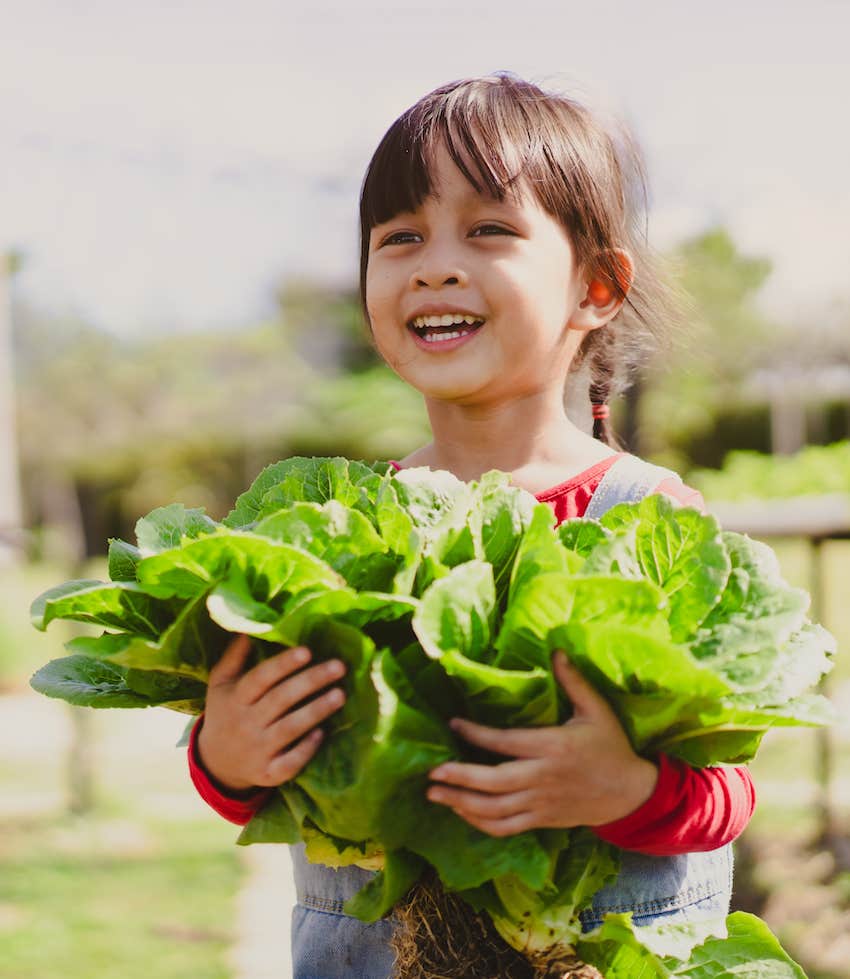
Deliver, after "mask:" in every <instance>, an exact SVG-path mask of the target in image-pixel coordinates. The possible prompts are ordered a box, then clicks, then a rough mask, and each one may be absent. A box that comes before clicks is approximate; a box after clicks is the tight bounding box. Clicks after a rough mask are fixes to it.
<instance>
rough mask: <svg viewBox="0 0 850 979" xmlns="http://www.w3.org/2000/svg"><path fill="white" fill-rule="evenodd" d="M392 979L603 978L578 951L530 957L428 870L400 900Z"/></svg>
mask: <svg viewBox="0 0 850 979" xmlns="http://www.w3.org/2000/svg"><path fill="white" fill-rule="evenodd" d="M394 917H395V918H396V921H397V925H396V929H395V933H394V935H393V941H392V947H393V951H394V952H395V956H396V959H395V968H394V970H393V979H602V975H601V973H599V972H598V971H597V970H596V969H594V968H593V967H592V966H589V965H586V964H585V963H583V962H581V961H580V960H579V959H577V958H576V957H575V956H574V955H560V956H555V957H552V956H537V957H535V961H531V960H530V959H529V958H527V957H526V956H525V955H523V954H522V953H521V952H518V951H517V950H516V949H513V948H511V947H510V945H508V944H507V942H505V940H504V939H503V938H502V937H501V935H500V934H499V933H498V932H497V931H496V929H495V927H494V926H493V923H492V921H491V920H490V917H489V916H488V915H487V914H477V913H476V912H475V911H474V910H473V909H472V908H471V907H470V906H469V905H468V904H467V903H466V902H465V901H463V900H461V899H460V898H459V897H457V896H455V895H453V894H449V893H447V892H446V891H445V890H443V888H442V886H441V884H440V882H439V879H438V878H437V876H436V874H434V873H433V872H429V873H428V874H426V875H425V876H424V877H423V878H422V879H421V880H420V881H419V882H418V883H416V884H415V885H414V886H413V887H412V888H411V890H410V892H409V893H408V895H407V897H406V898H405V899H404V901H402V902H401V903H400V904H398V905H397V906H396V908H395V911H394Z"/></svg>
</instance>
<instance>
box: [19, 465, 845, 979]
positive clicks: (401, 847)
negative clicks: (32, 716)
mask: <svg viewBox="0 0 850 979" xmlns="http://www.w3.org/2000/svg"><path fill="white" fill-rule="evenodd" d="M553 524H554V516H553V514H552V511H551V509H550V508H549V507H548V506H547V505H545V504H540V503H538V502H537V501H536V500H535V499H534V497H533V496H531V495H530V494H528V493H525V492H524V491H522V490H519V489H516V488H514V487H511V486H510V485H509V477H508V476H507V475H506V474H504V473H498V472H491V473H487V474H485V475H484V476H483V477H482V478H481V479H480V480H479V481H478V482H474V483H469V484H466V483H463V482H461V481H459V480H458V479H456V478H455V477H454V476H452V475H451V474H450V473H444V472H431V471H430V470H417V469H409V470H405V471H403V472H400V473H393V472H392V471H391V470H390V468H389V467H388V466H387V465H386V464H384V463H376V464H374V465H371V466H369V465H366V464H364V463H361V462H353V461H350V460H347V459H341V458H335V459H304V458H293V459H287V460H284V461H282V462H279V463H275V464H274V465H272V466H269V467H268V468H267V469H265V470H264V471H263V472H262V473H261V474H260V475H259V476H258V477H257V479H256V480H255V481H254V483H253V484H252V486H251V487H250V488H249V489H248V490H247V491H246V492H245V493H243V494H242V495H241V496H240V497H239V498H238V500H237V501H236V505H235V507H234V509H233V510H232V511H231V513H230V514H229V515H228V516H227V518H226V519H225V520H223V521H221V522H216V521H213V520H211V519H210V518H209V517H207V516H206V515H205V514H204V513H203V512H202V511H201V510H198V509H189V508H186V507H184V506H183V505H181V504H172V505H171V506H168V507H161V508H159V509H157V510H154V511H153V512H152V513H150V514H148V515H147V516H146V517H144V518H142V519H141V520H139V522H138V524H137V528H136V533H137V543H136V544H131V543H128V542H125V541H118V540H113V541H110V546H109V575H110V580H109V581H106V582H100V581H91V580H86V581H75V582H67V583H65V584H63V585H59V586H57V587H56V588H52V589H50V590H49V591H47V592H46V593H44V594H43V595H41V596H39V597H38V598H37V599H36V600H35V601H34V602H33V605H32V609H31V614H32V621H33V624H34V625H35V626H36V628H39V629H45V628H46V627H47V626H48V624H49V623H50V622H51V621H52V620H53V619H56V618H64V619H70V620H74V621H81V622H86V623H90V624H91V623H94V624H99V625H101V626H102V627H104V630H105V631H104V632H103V633H102V634H101V635H99V636H81V637H78V638H76V639H73V640H71V641H70V642H69V643H68V648H69V651H70V652H71V653H72V654H73V655H71V656H69V657H66V658H63V659H60V660H55V661H53V662H52V663H49V664H47V666H45V667H43V668H42V669H41V670H39V671H38V673H37V674H36V675H35V676H34V677H33V680H32V684H33V686H34V687H35V688H36V689H37V690H40V691H41V692H42V693H45V694H47V695H48V696H54V697H61V698H63V699H65V700H68V701H69V702H71V703H75V704H85V705H89V706H97V707H100V706H121V707H131V706H132V707H136V706H150V705H154V704H161V705H162V706H166V707H170V708H172V709H175V710H180V711H184V712H189V713H199V712H200V711H201V710H202V709H203V700H204V693H205V683H206V680H207V678H208V675H209V671H210V669H211V668H212V667H213V665H214V664H215V663H216V662H217V660H218V658H219V657H220V655H221V654H222V652H223V650H224V648H225V647H226V645H227V643H228V642H229V640H230V639H231V638H232V636H233V634H234V633H244V634H247V635H249V636H252V637H254V639H255V644H254V645H255V650H256V653H257V656H258V657H259V658H260V659H262V658H264V657H266V656H268V655H272V654H273V653H274V652H276V651H277V649H278V648H279V646H280V645H296V644H305V645H308V646H309V647H310V648H311V649H312V651H313V654H314V659H315V660H316V661H319V662H320V661H322V660H324V659H328V658H330V657H339V658H341V659H343V660H344V661H345V663H346V666H347V672H346V676H345V680H344V683H345V686H346V694H347V696H346V702H345V704H344V706H343V708H342V709H341V710H339V711H338V712H337V713H335V714H334V715H332V716H331V717H330V718H329V719H328V721H327V722H326V724H325V726H326V729H327V731H326V734H327V736H326V737H325V739H324V741H323V744H322V746H321V748H320V749H319V750H318V752H317V753H316V755H315V756H314V757H313V759H312V760H311V762H310V763H309V764H308V765H307V766H306V767H305V768H304V769H303V770H302V771H301V772H300V773H299V775H298V776H297V777H296V778H295V779H293V780H292V781H290V782H289V783H287V784H286V785H284V786H282V787H281V788H280V790H279V791H278V792H276V793H274V794H273V796H272V797H271V799H270V801H269V803H268V805H267V806H266V807H265V808H264V809H263V810H262V811H261V812H259V813H258V814H257V815H256V816H255V817H254V819H253V820H252V821H251V823H249V825H248V826H247V827H245V829H244V830H243V832H242V835H241V836H240V839H239V842H240V843H252V842H260V841H263V842H271V841H277V842H289V843H295V842H298V841H304V843H305V844H306V847H307V854H308V856H309V857H310V858H311V859H316V860H319V861H322V862H327V863H329V864H330V865H332V866H346V865H348V864H351V863H358V864H360V865H363V866H366V867H369V868H371V869H376V868H377V867H378V866H381V867H382V870H381V873H380V874H378V875H377V876H376V877H375V878H373V879H372V880H371V882H370V883H369V884H368V886H367V887H366V888H365V889H364V890H363V891H361V892H360V894H358V895H357V896H356V897H355V898H354V899H353V900H352V901H351V902H350V904H349V906H348V910H349V911H350V912H351V913H354V914H357V915H358V916H360V917H362V918H363V919H364V920H375V919H376V918H378V917H381V916H382V915H384V914H386V913H387V912H388V911H389V910H390V908H391V907H392V906H393V904H395V903H396V902H397V901H398V900H399V899H400V898H401V897H402V896H403V895H404V893H405V892H406V890H407V889H408V888H409V886H410V885H411V883H412V882H413V881H414V880H416V879H417V877H418V876H419V874H420V873H421V872H422V869H423V868H424V867H426V866H428V865H430V866H431V867H433V868H434V869H435V870H436V871H437V873H438V875H439V877H440V879H441V880H442V882H443V885H444V886H445V887H446V888H448V889H449V890H454V891H457V892H459V893H460V894H461V896H463V897H464V899H465V900H467V901H468V902H469V903H470V904H472V905H473V906H474V907H477V908H479V909H482V910H486V911H487V912H488V913H489V914H490V915H491V917H492V918H493V921H494V922H495V924H496V927H497V928H498V929H499V931H500V932H501V934H502V935H503V936H504V937H505V938H506V940H508V941H509V942H512V943H513V944H514V945H516V946H517V947H522V948H526V949H545V948H547V947H549V946H551V945H553V944H558V943H560V944H564V945H570V946H572V945H575V944H576V943H578V948H579V950H580V951H581V952H582V954H585V950H586V952H587V955H588V956H590V957H591V958H590V960H591V961H599V962H603V961H604V962H605V967H604V970H603V971H605V970H608V971H606V975H610V976H625V975H630V976H631V975H646V976H652V975H665V976H667V975H683V976H684V975H688V976H690V975H693V976H695V977H696V976H703V975H709V974H710V973H709V972H707V971H705V970H707V969H708V968H709V964H708V963H709V962H714V963H715V964H716V963H720V962H722V963H726V964H724V966H723V968H726V967H727V965H728V966H729V968H731V969H733V970H734V969H735V968H738V966H736V965H734V963H735V962H736V961H738V959H740V956H741V954H742V953H741V951H740V950H741V949H742V948H746V949H749V950H751V951H752V950H753V949H756V950H757V951H758V950H762V951H763V952H764V955H765V956H766V958H765V962H768V963H772V964H771V965H769V966H767V965H766V966H765V969H768V971H762V972H758V971H755V972H748V973H743V972H739V973H735V972H734V971H732V972H729V973H728V974H730V975H732V974H741V975H743V974H746V975H753V976H757V975H758V976H760V975H765V976H767V975H793V974H795V973H793V972H788V971H787V970H786V971H784V972H783V971H779V972H770V971H769V968H773V967H774V966H775V965H776V963H777V962H781V963H783V964H782V966H781V968H782V969H784V968H785V962H786V960H785V959H783V958H782V953H781V952H780V951H777V950H776V949H778V946H777V947H776V948H773V946H772V945H771V941H772V939H770V938H769V937H768V936H766V935H765V934H764V933H763V932H762V931H760V930H759V926H758V925H756V924H753V923H752V922H750V921H749V920H745V919H740V918H736V917H735V916H733V919H734V920H733V919H730V921H732V924H731V926H730V927H731V929H732V934H733V936H736V937H735V940H734V941H733V942H732V944H731V945H730V944H728V943H727V942H725V941H722V940H720V939H709V940H708V941H707V942H705V944H703V945H700V946H699V948H697V949H696V950H695V951H694V953H693V956H690V949H691V947H692V946H694V945H696V944H698V943H699V942H703V941H704V940H705V938H706V935H705V934H703V933H699V932H698V930H694V929H690V930H689V929H687V928H685V929H682V928H679V929H673V930H670V929H671V927H672V926H668V927H667V930H664V929H661V930H660V931H659V932H658V934H657V935H656V934H655V933H654V932H651V931H648V930H646V929H644V928H638V929H632V928H631V925H630V924H629V922H628V921H627V919H625V918H621V917H613V918H609V920H608V921H606V923H605V925H604V926H603V928H602V929H601V931H600V932H599V933H598V935H593V936H583V935H582V934H581V928H580V924H579V918H578V915H579V912H580V911H581V910H583V908H585V907H587V906H588V905H589V903H590V901H591V898H592V896H593V895H594V893H595V892H596V891H598V890H599V888H600V887H601V886H603V885H604V883H605V882H606V881H608V880H609V879H611V878H612V876H613V875H614V874H616V872H617V866H618V862H617V854H616V851H615V850H613V848H611V847H608V846H607V845H606V844H603V843H602V842H601V841H599V840H598V839H597V838H596V837H595V836H593V834H591V833H589V832H587V831H585V830H572V831H569V832H568V831H565V830H538V831H529V832H525V833H520V834H517V835H515V836H511V837H508V838H495V837H491V836H489V835H487V834H485V833H482V832H480V831H478V830H477V829H475V828H474V827H472V826H471V825H470V824H468V823H467V822H465V821H464V820H462V819H460V818H459V817H458V816H457V815H456V814H455V813H454V812H453V811H452V810H450V809H448V808H446V807H444V806H439V805H434V804H432V803H430V802H429V801H428V800H427V799H426V797H425V790H426V787H427V785H428V773H429V772H430V771H431V770H432V769H433V768H434V767H435V766H436V765H438V764H440V763H442V762H444V761H447V760H450V759H458V758H460V759H465V760H480V755H479V754H478V753H477V749H474V748H473V747H472V746H470V745H468V744H466V743H465V742H461V741H458V740H457V739H456V738H455V736H454V734H453V733H452V731H451V729H450V728H449V726H448V724H447V720H448V719H449V718H450V717H452V716H455V715H464V716H467V717H470V718H472V719H474V720H477V721H479V722H481V723H485V724H490V725H496V726H530V725H553V724H558V723H562V722H564V721H565V720H566V719H567V718H568V717H569V716H570V713H571V705H570V704H569V703H568V701H567V699H566V696H565V694H564V693H563V691H562V690H561V689H560V687H559V685H558V684H557V683H556V681H555V678H554V675H553V672H552V667H551V655H552V652H553V651H554V650H555V649H559V648H560V649H564V650H566V651H567V652H568V654H569V656H570V658H571V660H572V662H573V663H574V664H575V665H576V667H577V668H578V669H579V670H581V672H582V673H583V674H584V675H585V676H586V677H587V678H588V679H589V680H590V682H591V683H593V684H594V686H595V687H596V688H597V689H598V690H599V691H600V692H601V693H602V694H603V695H604V696H605V697H606V698H607V699H608V700H609V702H610V703H611V705H612V706H613V708H614V710H615V711H616V713H617V715H618V716H619V718H620V720H621V722H622V724H623V727H624V729H625V731H626V732H627V734H628V735H629V737H630V738H631V741H632V744H633V745H634V747H635V749H636V750H638V751H640V752H643V753H645V754H647V755H651V754H653V753H655V752H658V751H665V752H667V753H669V754H671V755H675V756H677V757H680V758H683V759H685V760H687V761H688V762H690V763H691V764H695V765H709V764H717V763H721V762H741V761H746V760H748V759H750V758H752V756H753V754H754V753H755V751H756V749H757V747H758V744H759V742H760V740H761V738H762V737H763V735H764V733H765V731H767V730H768V729H769V728H770V727H772V726H778V725H799V724H822V723H825V722H827V721H828V720H829V717H830V714H829V708H828V705H827V703H826V702H825V701H824V700H823V698H820V697H818V696H817V695H816V694H815V693H813V692H812V691H813V688H814V687H815V686H816V684H817V683H818V681H819V679H820V677H821V676H822V675H823V674H824V673H825V672H826V671H827V670H828V669H829V667H830V665H831V657H832V655H833V653H834V649H835V644H834V640H833V639H832V637H831V636H830V635H829V633H827V632H826V631H825V630H824V629H822V628H821V627H820V626H817V625H815V624H813V623H811V622H810V621H809V620H808V618H807V614H806V613H807V609H808V597H807V596H806V595H805V593H803V592H801V591H799V590H798V589H794V588H791V587H790V586H788V585H787V584H786V583H785V582H784V581H783V580H782V578H781V575H780V573H779V569H778V565H777V564H776V560H775V557H774V555H773V553H772V552H771V551H770V549H769V548H767V547H765V546H764V545H762V544H759V543H757V542H755V541H751V540H750V539H749V538H747V537H743V536H741V535H738V534H733V533H727V532H723V531H721V529H720V528H719V527H718V525H717V522H716V521H715V520H714V518H712V517H710V516H705V515H703V514H700V513H698V512H697V511H695V510H690V509H677V508H675V507H674V505H673V504H672V503H671V502H670V501H669V500H667V499H665V498H664V497H660V496H651V497H647V498H646V499H644V500H642V501H641V502H640V503H637V504H623V505H620V506H617V507H614V508H613V509H612V510H611V511H609V512H608V513H607V514H606V515H605V516H604V517H603V518H602V519H601V520H600V521H592V520H571V521H567V522H566V523H564V524H563V525H562V526H561V527H559V528H557V529H556V528H555V527H554V526H553ZM665 942H668V943H672V944H668V945H665ZM712 943H713V944H712ZM732 946H734V948H733V947H732ZM700 949H702V951H700ZM736 949H737V951H736ZM762 951H758V954H762ZM747 954H749V953H747ZM593 956H595V959H594V958H593ZM689 956H690V957H689ZM700 956H702V958H700ZM736 956H737V957H738V958H737V959H736ZM700 963H701V964H700ZM777 968H778V966H777ZM653 969H654V970H655V971H652V970H653ZM700 969H702V970H703V971H700ZM629 970H632V971H629ZM647 970H648V971H647ZM664 970H666V971H664ZM676 970H679V971H676ZM687 970H691V971H687ZM724 974H726V973H724Z"/></svg>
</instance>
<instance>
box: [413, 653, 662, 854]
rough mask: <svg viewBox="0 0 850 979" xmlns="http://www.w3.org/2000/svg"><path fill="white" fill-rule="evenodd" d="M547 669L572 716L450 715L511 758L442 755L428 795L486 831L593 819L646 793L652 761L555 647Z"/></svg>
mask: <svg viewBox="0 0 850 979" xmlns="http://www.w3.org/2000/svg"><path fill="white" fill-rule="evenodd" d="M553 669H554V672H555V676H556V678H557V680H558V682H559V683H560V684H561V686H562V687H563V688H564V690H565V691H566V693H567V696H568V697H569V698H570V700H571V701H572V703H573V708H574V713H573V716H572V717H571V718H570V719H569V720H568V721H567V722H566V723H564V724H561V725H557V726H555V727H537V728H512V729H508V730H502V729H500V728H494V727H485V726H483V725H481V724H475V723H473V722H472V721H467V720H462V719H461V718H454V719H453V720H452V721H451V722H450V724H451V727H452V729H453V730H454V731H455V733H456V734H459V735H460V736H461V737H462V738H464V739H465V740H467V741H469V742H470V743H471V744H475V745H478V746H480V747H482V748H487V749H489V750H490V751H495V752H497V753H499V754H502V755H511V756H513V760H511V761H505V762H501V763H500V764H497V765H473V764H466V763H463V762H448V763H446V764H443V765H439V766H438V767H437V768H435V769H434V770H433V771H432V772H431V773H430V774H431V778H432V779H434V780H435V781H436V782H438V783H440V784H436V785H433V786H431V788H429V789H428V798H429V799H430V800H431V801H432V802H439V803H441V804H443V805H446V806H449V807H451V808H452V809H453V810H454V811H455V812H456V813H457V814H458V815H459V816H460V817H461V818H463V819H465V820H466V821H467V822H468V823H471V824H472V825H473V826H476V827H477V828H478V829H480V830H482V831H483V832H485V833H488V834H489V835H491V836H510V835H512V834H513V833H521V832H522V831H523V830H527V829H537V828H542V827H570V826H601V825H602V824H604V823H610V822H613V821H614V820H616V819H621V818H622V817H623V816H627V815H628V814H629V813H631V812H633V811H634V810H635V809H637V808H638V807H639V806H641V805H642V804H643V803H644V802H646V800H647V799H648V798H649V797H650V796H651V795H652V793H653V791H654V790H655V783H656V781H657V780H658V769H657V768H656V766H655V765H653V764H652V762H650V761H647V760H646V759H645V758H641V757H640V756H639V755H637V754H635V752H634V751H633V749H632V746H631V744H630V743H629V739H628V738H627V736H626V733H625V732H624V731H623V728H622V727H621V726H620V722H619V720H618V719H617V716H616V714H615V713H614V712H613V710H611V708H610V707H609V706H608V703H607V702H606V701H605V700H604V699H603V698H602V697H601V696H600V695H599V694H598V693H597V692H596V691H595V690H594V689H593V687H592V686H591V685H590V684H589V683H588V682H587V681H586V680H585V679H584V677H583V676H582V675H581V673H580V672H579V671H578V670H577V669H576V668H575V667H574V666H572V664H570V663H568V661H567V659H566V657H565V656H564V654H563V653H562V652H558V653H556V654H555V656H554V657H553Z"/></svg>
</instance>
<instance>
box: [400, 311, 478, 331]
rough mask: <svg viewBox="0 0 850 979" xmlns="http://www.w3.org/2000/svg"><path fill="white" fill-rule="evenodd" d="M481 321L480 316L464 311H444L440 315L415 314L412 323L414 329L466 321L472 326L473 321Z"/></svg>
mask: <svg viewBox="0 0 850 979" xmlns="http://www.w3.org/2000/svg"><path fill="white" fill-rule="evenodd" d="M482 322H483V320H481V319H480V318H476V317H475V316H468V315H466V314H464V313H445V314H444V315H442V316H417V317H416V319H415V320H414V321H413V325H414V327H416V329H418V330H422V329H424V328H425V327H426V326H430V327H436V326H454V325H458V326H459V325H460V324H461V323H468V324H469V325H470V326H472V325H473V324H474V323H482Z"/></svg>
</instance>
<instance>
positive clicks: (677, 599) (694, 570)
mask: <svg viewBox="0 0 850 979" xmlns="http://www.w3.org/2000/svg"><path fill="white" fill-rule="evenodd" d="M625 507H633V508H634V509H633V510H632V511H631V512H632V513H634V512H635V511H636V515H637V518H638V519H637V523H636V524H635V525H634V538H633V539H632V537H631V534H628V536H627V538H626V540H627V541H628V544H629V547H630V546H631V544H632V540H633V544H634V549H635V558H636V560H637V563H638V566H639V567H640V570H641V572H642V574H643V575H645V576H646V577H647V578H649V580H650V581H654V582H655V583H656V584H657V585H658V586H659V587H660V588H662V589H663V591H664V592H665V593H666V595H667V597H668V600H669V603H670V609H669V616H668V617H669V621H670V632H671V635H672V638H673V639H674V640H675V641H676V642H682V641H684V640H686V639H688V638H690V636H692V635H693V633H694V631H695V630H696V628H697V627H698V626H699V625H700V623H702V621H703V620H704V619H705V618H706V616H707V615H708V614H709V612H710V611H711V609H712V608H713V607H714V606H715V605H716V604H717V603H718V601H719V600H720V596H721V594H722V593H723V589H724V587H725V586H726V581H727V579H728V577H729V572H730V568H731V565H730V561H729V557H728V555H727V552H726V548H725V547H724V542H723V540H722V539H721V536H720V528H719V527H718V524H717V521H716V520H715V519H714V517H712V516H709V515H705V514H701V513H700V512H699V511H697V510H694V509H691V508H676V507H674V505H673V503H672V502H671V501H670V500H669V499H668V498H667V497H666V496H663V495H661V494H653V495H651V496H647V497H645V498H644V499H643V500H641V502H640V503H638V504H620V505H619V506H617V507H613V508H612V509H611V510H609V511H608V513H607V514H605V516H603V517H602V520H601V524H602V526H603V527H607V528H609V529H615V530H616V528H617V526H618V524H619V522H620V521H622V520H624V518H625V517H626V516H627V514H628V513H629V511H627V510H625ZM621 526H622V525H621ZM620 533H622V531H620ZM619 536H620V534H619V533H615V535H614V541H616V540H617V539H618V537H619ZM602 546H603V547H605V546H610V545H608V544H603V545H602ZM595 553H596V552H593V554H592V555H591V557H590V558H589V559H588V565H589V567H588V570H591V568H590V564H591V562H592V561H593V559H594V555H595ZM619 560H620V558H618V562H619Z"/></svg>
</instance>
